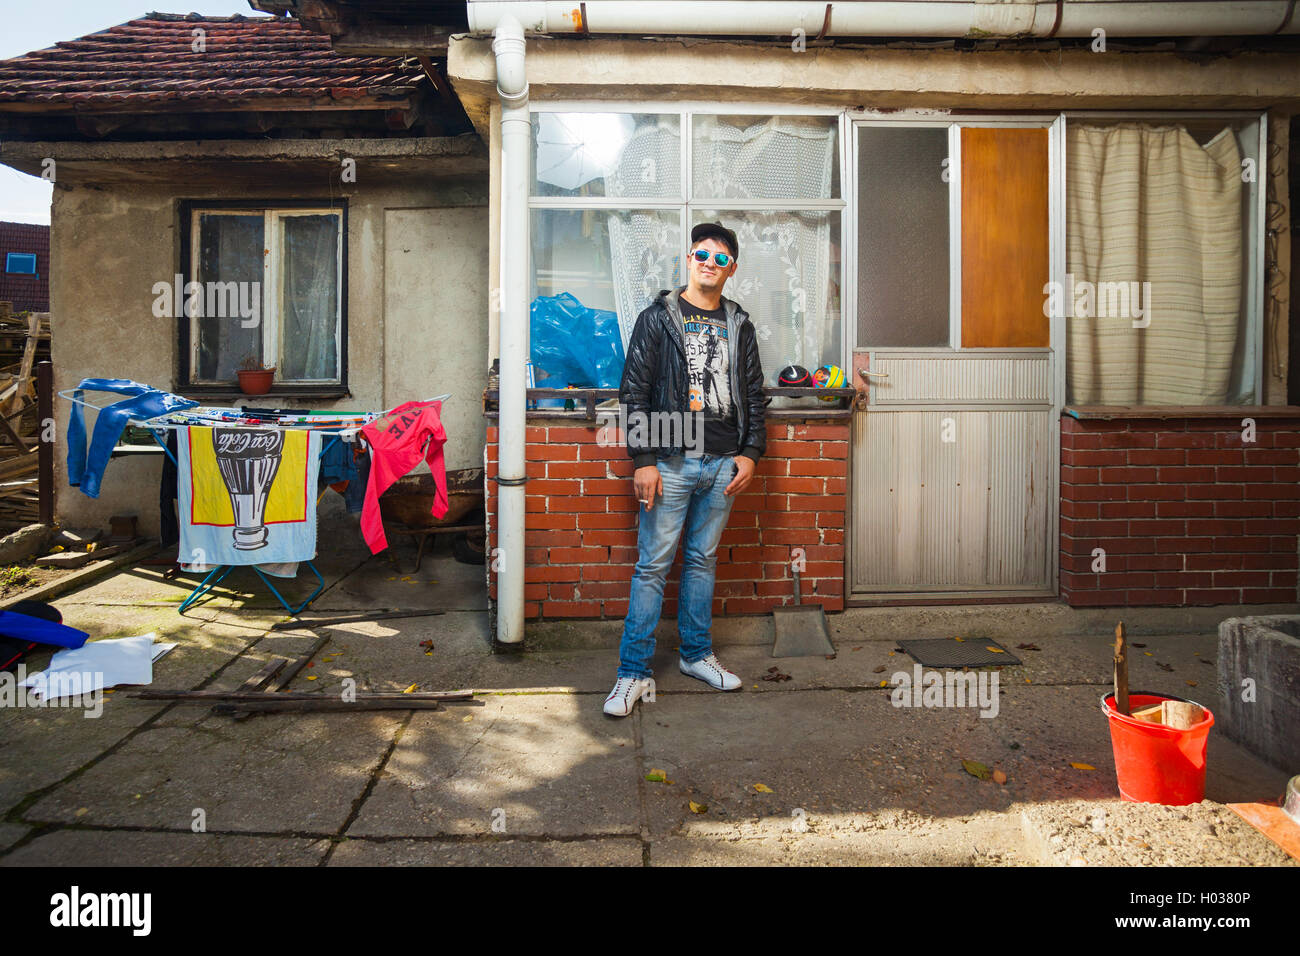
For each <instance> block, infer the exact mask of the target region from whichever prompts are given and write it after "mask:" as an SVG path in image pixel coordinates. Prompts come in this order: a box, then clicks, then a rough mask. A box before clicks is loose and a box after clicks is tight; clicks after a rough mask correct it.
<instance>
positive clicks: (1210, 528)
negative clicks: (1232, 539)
mask: <svg viewBox="0 0 1300 956" xmlns="http://www.w3.org/2000/svg"><path fill="white" fill-rule="evenodd" d="M1243 530H1244V528H1243V526H1242V522H1240V521H1234V520H1231V519H1228V518H1206V519H1201V520H1198V519H1192V520H1190V521H1188V522H1187V533H1188V534H1209V535H1215V536H1219V535H1230V534H1241V533H1242V531H1243Z"/></svg>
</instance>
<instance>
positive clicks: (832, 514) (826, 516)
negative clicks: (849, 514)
mask: <svg viewBox="0 0 1300 956" xmlns="http://www.w3.org/2000/svg"><path fill="white" fill-rule="evenodd" d="M817 527H819V528H843V527H844V512H842V511H819V512H817Z"/></svg>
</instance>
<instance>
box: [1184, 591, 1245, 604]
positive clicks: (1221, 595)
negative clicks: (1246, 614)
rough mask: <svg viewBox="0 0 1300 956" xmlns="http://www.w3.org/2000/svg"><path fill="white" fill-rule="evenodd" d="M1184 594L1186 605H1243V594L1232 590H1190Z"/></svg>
mask: <svg viewBox="0 0 1300 956" xmlns="http://www.w3.org/2000/svg"><path fill="white" fill-rule="evenodd" d="M1183 593H1184V595H1185V596H1184V598H1183V603H1184V604H1240V603H1241V592H1240V591H1237V590H1233V589H1230V588H1190V589H1188V590H1187V591H1184V592H1183Z"/></svg>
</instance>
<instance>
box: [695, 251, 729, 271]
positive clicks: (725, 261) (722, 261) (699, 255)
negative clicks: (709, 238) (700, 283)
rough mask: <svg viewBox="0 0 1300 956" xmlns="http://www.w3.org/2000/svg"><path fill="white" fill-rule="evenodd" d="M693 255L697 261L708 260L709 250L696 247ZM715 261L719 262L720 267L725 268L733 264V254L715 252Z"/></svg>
mask: <svg viewBox="0 0 1300 956" xmlns="http://www.w3.org/2000/svg"><path fill="white" fill-rule="evenodd" d="M691 256H692V257H693V258H694V259H695V261H696V262H708V261H709V250H708V249H696V250H695V251H694V252H692V253H691ZM713 261H714V262H716V263H717V264H718V266H719V268H722V269H725V268H727V266H729V265H731V256H729V255H727V254H726V253H725V252H715V253H713Z"/></svg>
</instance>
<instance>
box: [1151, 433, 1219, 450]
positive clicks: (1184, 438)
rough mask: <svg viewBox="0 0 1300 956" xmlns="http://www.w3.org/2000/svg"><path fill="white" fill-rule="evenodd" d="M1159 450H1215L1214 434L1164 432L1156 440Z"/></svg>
mask: <svg viewBox="0 0 1300 956" xmlns="http://www.w3.org/2000/svg"><path fill="white" fill-rule="evenodd" d="M1156 447H1157V448H1213V447H1214V435H1213V434H1212V433H1196V432H1162V433H1161V434H1160V435H1159V437H1158V438H1157V439H1156Z"/></svg>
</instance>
